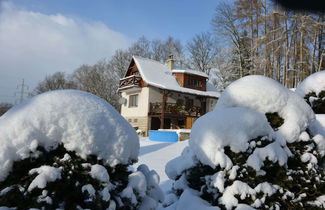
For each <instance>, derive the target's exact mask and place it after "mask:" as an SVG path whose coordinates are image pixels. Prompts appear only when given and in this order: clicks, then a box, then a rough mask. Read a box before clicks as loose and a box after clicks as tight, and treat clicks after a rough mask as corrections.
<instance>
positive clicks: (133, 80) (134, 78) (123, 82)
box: [119, 75, 141, 89]
mask: <svg viewBox="0 0 325 210" xmlns="http://www.w3.org/2000/svg"><path fill="white" fill-rule="evenodd" d="M140 81H141V77H140V76H138V75H131V76H128V77H125V78H122V79H120V86H119V88H120V89H121V88H126V87H134V86H138V87H140Z"/></svg>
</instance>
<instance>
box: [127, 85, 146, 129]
mask: <svg viewBox="0 0 325 210" xmlns="http://www.w3.org/2000/svg"><path fill="white" fill-rule="evenodd" d="M132 95H138V106H136V107H133V106H130V102H131V101H130V96H132ZM121 96H122V97H123V98H125V99H126V103H125V104H123V105H122V106H121V115H122V116H123V117H124V118H125V119H126V120H127V121H128V122H129V123H130V124H131V125H132V127H137V128H138V129H139V130H142V131H144V132H146V131H147V130H148V123H149V122H148V111H149V103H148V101H149V100H148V99H149V88H148V87H144V88H130V89H126V90H123V91H121Z"/></svg>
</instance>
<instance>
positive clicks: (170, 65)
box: [166, 54, 175, 70]
mask: <svg viewBox="0 0 325 210" xmlns="http://www.w3.org/2000/svg"><path fill="white" fill-rule="evenodd" d="M166 63H167V67H168V68H169V69H170V70H173V69H174V63H175V60H174V56H173V54H170V55H169V56H168V60H167V62H166Z"/></svg>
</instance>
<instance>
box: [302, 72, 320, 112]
mask: <svg viewBox="0 0 325 210" xmlns="http://www.w3.org/2000/svg"><path fill="white" fill-rule="evenodd" d="M296 93H298V94H299V95H300V96H301V97H303V98H304V99H305V100H306V102H307V103H308V104H309V105H310V106H311V107H312V109H313V110H314V112H315V113H316V114H325V70H324V71H320V72H316V73H314V74H312V75H310V76H308V77H307V78H306V79H305V80H304V81H302V82H301V83H300V84H299V85H298V87H297V89H296Z"/></svg>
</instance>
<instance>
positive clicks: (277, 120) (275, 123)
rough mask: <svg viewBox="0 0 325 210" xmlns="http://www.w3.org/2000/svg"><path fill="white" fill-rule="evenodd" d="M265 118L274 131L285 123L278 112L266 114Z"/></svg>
mask: <svg viewBox="0 0 325 210" xmlns="http://www.w3.org/2000/svg"><path fill="white" fill-rule="evenodd" d="M265 116H266V118H267V121H268V122H269V123H270V125H271V127H272V128H273V129H274V130H277V129H278V128H279V127H280V126H281V125H282V124H283V123H284V119H283V118H282V117H280V116H279V114H278V113H277V112H274V113H266V114H265Z"/></svg>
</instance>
